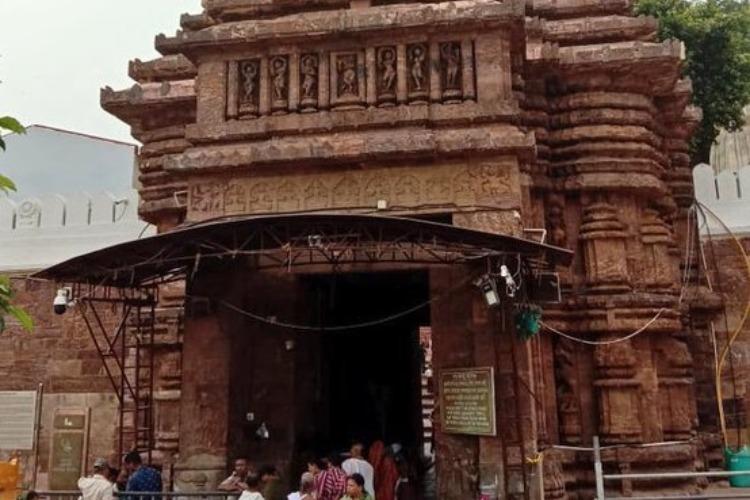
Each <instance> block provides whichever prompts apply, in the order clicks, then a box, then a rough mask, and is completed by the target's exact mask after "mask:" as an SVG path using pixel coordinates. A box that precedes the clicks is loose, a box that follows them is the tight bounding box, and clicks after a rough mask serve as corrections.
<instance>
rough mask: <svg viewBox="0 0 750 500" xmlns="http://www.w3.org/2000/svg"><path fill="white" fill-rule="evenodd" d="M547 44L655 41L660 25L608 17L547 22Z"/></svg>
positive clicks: (643, 19)
mask: <svg viewBox="0 0 750 500" xmlns="http://www.w3.org/2000/svg"><path fill="white" fill-rule="evenodd" d="M543 27H544V28H543V29H544V40H545V41H548V42H554V43H559V44H561V45H571V44H581V45H589V44H592V43H601V42H613V41H633V40H640V41H653V40H654V39H655V38H656V34H657V30H658V27H659V26H658V23H657V21H656V19H654V18H651V17H643V16H642V17H630V16H622V15H609V16H602V17H584V18H575V19H559V20H551V21H544V23H543Z"/></svg>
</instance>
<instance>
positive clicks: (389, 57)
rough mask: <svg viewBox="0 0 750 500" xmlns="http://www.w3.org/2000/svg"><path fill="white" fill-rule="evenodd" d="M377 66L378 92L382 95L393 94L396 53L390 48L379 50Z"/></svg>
mask: <svg viewBox="0 0 750 500" xmlns="http://www.w3.org/2000/svg"><path fill="white" fill-rule="evenodd" d="M378 55H379V56H380V57H379V61H378V62H379V66H380V71H381V73H380V91H381V92H382V93H384V94H389V93H392V92H393V86H394V84H395V83H396V51H395V50H393V49H392V48H390V47H388V48H383V49H380V53H379V54H378Z"/></svg>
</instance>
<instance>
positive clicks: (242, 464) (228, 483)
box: [219, 458, 250, 493]
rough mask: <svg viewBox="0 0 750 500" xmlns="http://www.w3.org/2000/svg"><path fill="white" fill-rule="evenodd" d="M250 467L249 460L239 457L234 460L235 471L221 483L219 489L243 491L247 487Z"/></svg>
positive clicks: (235, 491) (234, 491)
mask: <svg viewBox="0 0 750 500" xmlns="http://www.w3.org/2000/svg"><path fill="white" fill-rule="evenodd" d="M249 472H250V469H249V468H248V466H247V460H245V459H244V458H238V459H237V460H235V461H234V471H232V475H231V476H229V477H228V478H226V479H225V480H223V481H222V482H221V484H219V491H231V492H232V493H242V491H243V490H246V489H247V484H246V482H245V481H246V480H247V475H248V473H249Z"/></svg>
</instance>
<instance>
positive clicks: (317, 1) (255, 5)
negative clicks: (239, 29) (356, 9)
mask: <svg viewBox="0 0 750 500" xmlns="http://www.w3.org/2000/svg"><path fill="white" fill-rule="evenodd" d="M203 7H204V8H205V9H206V14H208V15H209V16H211V17H212V18H214V19H217V20H220V21H222V22H227V21H238V20H244V19H264V18H269V17H276V16H281V15H286V14H293V13H299V12H310V11H320V10H332V9H346V8H348V7H349V0H305V1H304V2H302V1H299V0H204V1H203Z"/></svg>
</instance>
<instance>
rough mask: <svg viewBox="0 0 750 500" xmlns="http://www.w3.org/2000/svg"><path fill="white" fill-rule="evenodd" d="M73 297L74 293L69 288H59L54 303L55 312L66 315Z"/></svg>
mask: <svg viewBox="0 0 750 500" xmlns="http://www.w3.org/2000/svg"><path fill="white" fill-rule="evenodd" d="M72 295H73V291H72V290H71V289H70V288H68V287H64V288H59V289H58V290H57V295H55V300H53V301H52V308H53V310H54V311H55V314H65V312H66V311H67V310H68V304H70V299H71V296H72Z"/></svg>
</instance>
